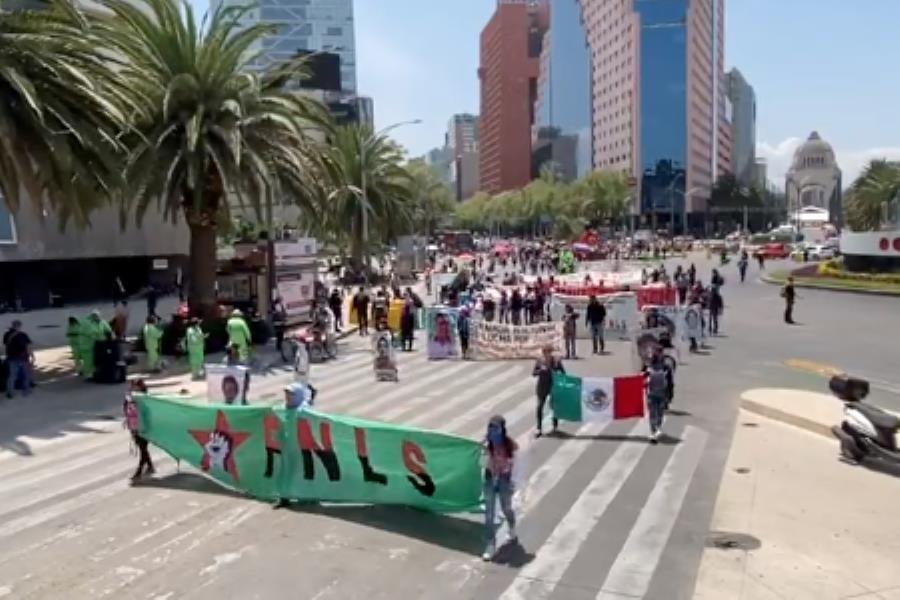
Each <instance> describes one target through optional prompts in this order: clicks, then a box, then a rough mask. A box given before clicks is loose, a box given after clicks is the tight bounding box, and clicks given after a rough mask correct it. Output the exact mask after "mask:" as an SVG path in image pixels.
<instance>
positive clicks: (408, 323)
mask: <svg viewBox="0 0 900 600" xmlns="http://www.w3.org/2000/svg"><path fill="white" fill-rule="evenodd" d="M415 310H416V309H415V304H413V299H412V298H410V297H407V298H406V300H405V301H404V302H403V308H402V309H401V311H400V343H401V346H402V349H403V351H404V352H412V349H413V338H414V336H415V330H416V313H415Z"/></svg>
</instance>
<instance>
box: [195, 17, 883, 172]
mask: <svg viewBox="0 0 900 600" xmlns="http://www.w3.org/2000/svg"><path fill="white" fill-rule="evenodd" d="M194 2H196V3H197V5H198V7H199V6H201V5H203V4H205V2H204V0H194ZM355 2H356V4H355V9H356V36H357V54H358V56H357V68H358V74H357V78H358V85H359V89H360V93H362V94H366V95H370V96H372V97H374V99H375V118H376V124H377V125H378V126H379V127H383V126H385V125H389V124H392V123H396V122H398V121H403V120H407V119H416V118H419V119H422V120H423V123H422V124H421V125H413V126H408V127H403V128H400V129H398V130H396V132H395V136H396V137H397V138H398V139H399V140H400V141H401V142H402V143H403V144H404V145H406V146H407V147H408V148H409V150H410V152H411V154H413V155H419V154H422V153H424V152H425V151H427V150H428V149H430V148H433V147H435V146H438V145H440V144H441V143H442V140H443V133H444V131H445V129H446V123H447V120H448V118H449V117H450V116H451V115H452V114H453V113H457V112H473V113H477V112H478V77H477V74H476V70H477V68H478V35H479V33H480V31H481V28H482V27H483V26H484V25H485V23H486V22H487V21H488V19H489V18H490V15H491V14H492V12H493V9H494V4H495V2H494V0H452V1H450V0H355ZM726 15H727V28H726V33H725V37H726V56H725V59H726V65H727V67H728V68H730V67H731V66H736V67H738V68H739V69H740V70H741V71H742V72H743V73H744V76H745V77H746V78H747V80H748V81H749V82H750V83H751V85H753V86H754V88H755V89H756V94H757V104H758V125H757V138H758V142H759V146H760V148H759V153H760V155H762V156H765V157H766V158H767V159H768V160H769V162H770V169H769V176H770V179H772V180H773V181H775V182H776V183H779V184H781V183H782V182H783V173H784V170H785V169H786V168H787V165H788V163H789V161H790V157H791V155H792V153H793V150H794V148H795V147H796V145H797V143H798V140H799V139H800V138H804V139H805V137H806V136H807V135H808V134H809V132H810V131H811V130H813V129H816V130H818V131H819V132H820V133H821V135H822V137H824V138H825V139H826V140H827V141H829V142H830V143H831V144H832V145H833V146H834V148H835V151H836V152H837V153H838V162H839V164H840V166H841V168H842V169H843V170H844V173H845V184H846V183H849V180H850V179H851V178H852V177H853V176H855V174H856V173H857V172H858V170H859V168H860V166H861V165H862V164H864V162H865V161H866V160H867V159H868V158H869V157H872V156H879V155H886V156H890V157H894V158H898V159H900V115H898V113H900V77H898V76H897V72H898V65H900V37H898V35H897V26H898V23H900V0H726Z"/></svg>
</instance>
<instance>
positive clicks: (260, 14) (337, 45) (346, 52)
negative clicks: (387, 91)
mask: <svg viewBox="0 0 900 600" xmlns="http://www.w3.org/2000/svg"><path fill="white" fill-rule="evenodd" d="M218 3H219V4H226V5H228V4H233V5H245V4H246V2H245V1H244V0H218ZM212 4H213V6H216V5H217V0H213V3H212ZM256 22H262V23H272V24H274V25H276V26H278V32H277V33H276V34H274V35H271V36H268V37H267V38H265V39H263V41H262V47H261V48H259V49H260V50H262V51H263V56H262V57H261V58H260V61H259V62H260V66H266V65H268V64H270V63H272V62H276V61H283V60H286V59H289V58H292V57H293V56H296V55H297V53H298V52H305V51H313V52H315V51H322V52H331V53H334V54H337V55H338V56H339V57H340V62H341V65H340V69H341V91H342V92H343V93H345V94H349V95H354V94H356V36H355V33H354V23H353V0H259V2H258V4H257V8H255V9H254V10H252V11H251V12H250V13H249V14H248V15H247V17H246V18H245V24H247V25H249V24H251V23H256Z"/></svg>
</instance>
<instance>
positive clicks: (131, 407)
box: [122, 394, 140, 432]
mask: <svg viewBox="0 0 900 600" xmlns="http://www.w3.org/2000/svg"><path fill="white" fill-rule="evenodd" d="M122 411H123V412H124V413H125V423H124V424H125V428H126V429H128V431H132V432H135V431H138V430H139V429H140V413H139V412H138V407H137V402H135V401H134V398H132V397H131V394H129V395H128V396H126V397H125V402H123V403H122Z"/></svg>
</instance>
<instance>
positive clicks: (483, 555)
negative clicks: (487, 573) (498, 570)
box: [481, 545, 494, 562]
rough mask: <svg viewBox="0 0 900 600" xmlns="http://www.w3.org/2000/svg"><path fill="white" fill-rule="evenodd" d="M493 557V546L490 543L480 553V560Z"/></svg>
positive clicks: (487, 559) (488, 559)
mask: <svg viewBox="0 0 900 600" xmlns="http://www.w3.org/2000/svg"><path fill="white" fill-rule="evenodd" d="M493 558H494V546H493V545H490V546H488V547H487V548H485V549H484V552H482V553H481V560H483V561H485V562H489V561H490V560H491V559H493Z"/></svg>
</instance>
